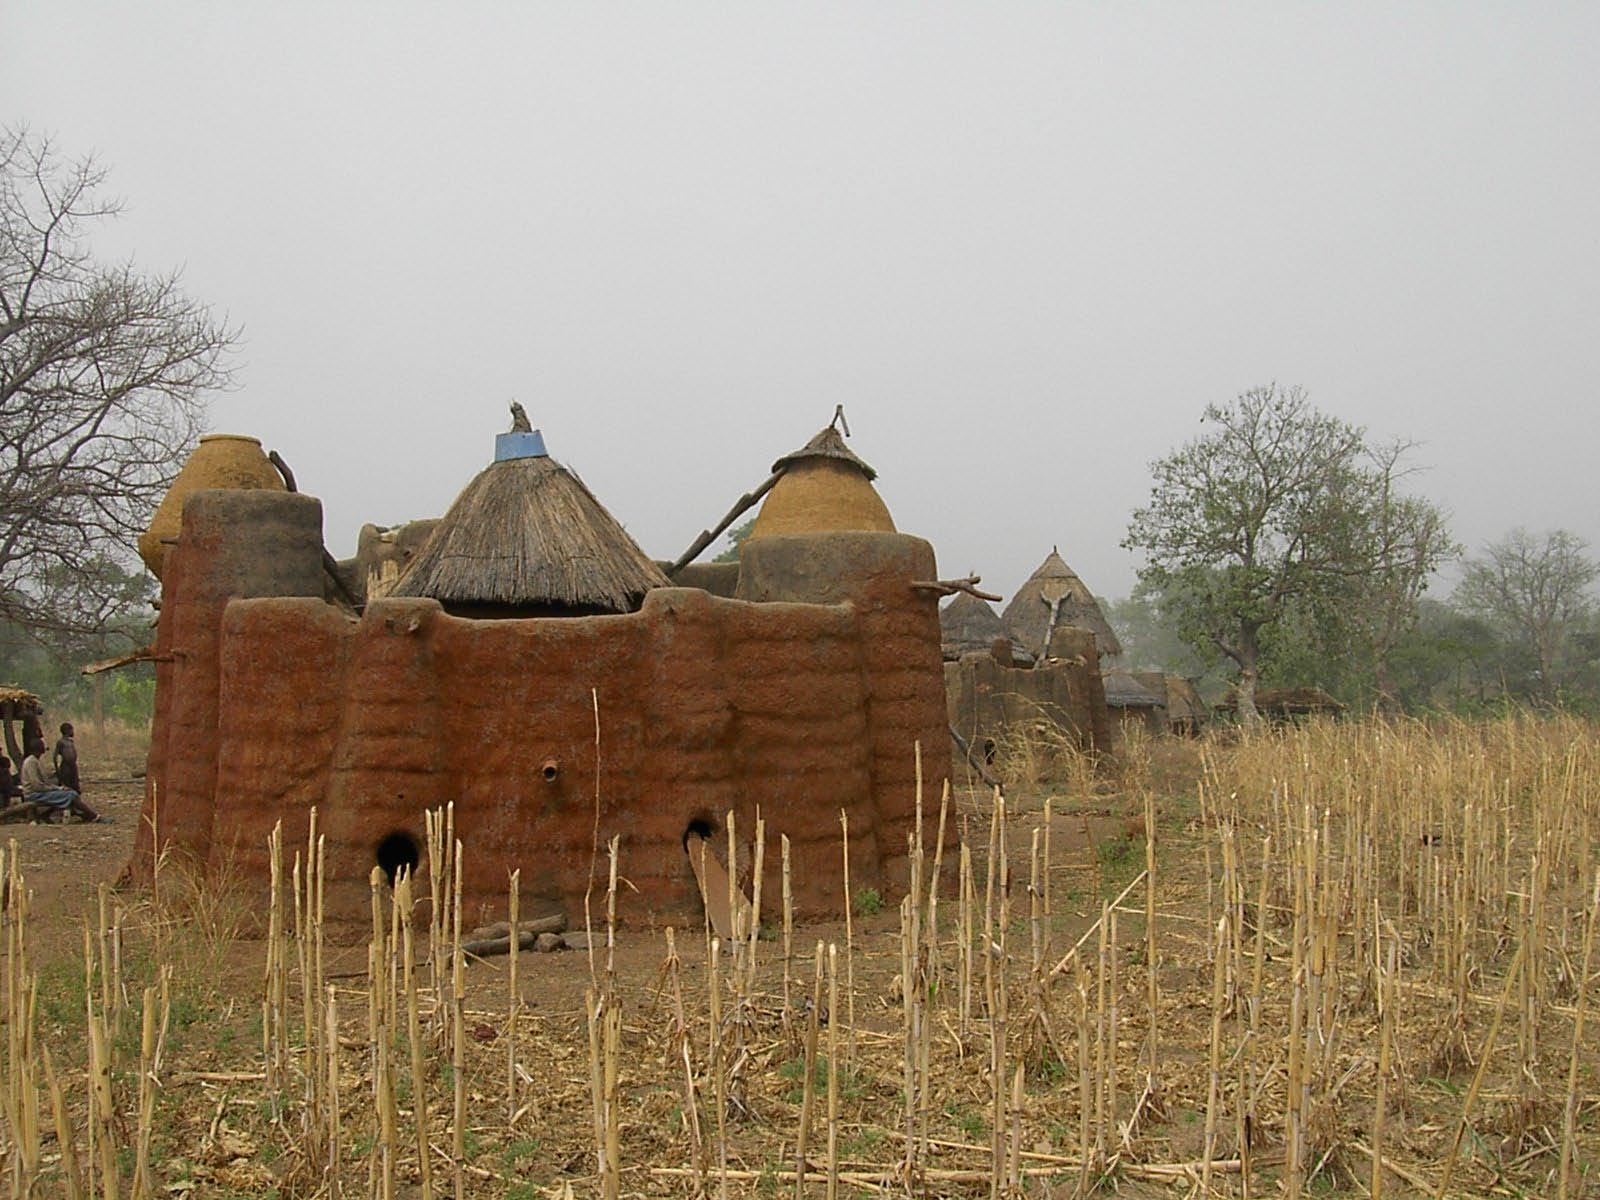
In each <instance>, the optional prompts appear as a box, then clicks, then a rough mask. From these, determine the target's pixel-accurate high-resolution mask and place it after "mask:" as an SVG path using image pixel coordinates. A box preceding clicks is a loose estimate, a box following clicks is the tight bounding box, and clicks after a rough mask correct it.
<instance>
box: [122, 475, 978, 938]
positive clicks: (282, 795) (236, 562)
mask: <svg viewBox="0 0 1600 1200" xmlns="http://www.w3.org/2000/svg"><path fill="white" fill-rule="evenodd" d="M203 495H207V496H209V495H229V496H231V495H234V493H226V494H223V493H215V494H213V493H205V494H203ZM250 495H251V498H252V501H253V503H254V504H255V505H256V506H257V507H256V508H255V509H250V510H248V511H244V510H237V509H235V508H231V507H229V506H228V505H226V504H216V503H210V502H206V501H201V502H200V503H198V504H197V503H196V502H195V501H191V502H190V505H189V506H188V508H186V510H185V533H184V536H183V537H182V538H181V539H180V543H179V545H178V546H176V547H174V548H173V553H172V554H170V555H169V557H168V564H169V565H168V576H167V579H168V582H167V585H166V589H165V591H164V598H163V607H162V614H161V622H160V626H161V628H160V642H159V645H160V647H161V648H162V649H163V651H164V652H168V653H171V654H172V660H171V662H170V663H165V664H162V667H163V670H162V671H161V672H158V683H157V689H158V697H157V706H156V709H157V717H156V739H155V742H154V744H153V746H152V753H151V766H150V778H151V780H152V794H156V793H157V790H158V794H159V797H160V810H161V811H160V829H161V838H162V842H163V843H164V844H166V845H169V846H170V847H172V848H173V849H174V850H175V851H177V852H180V853H185V854H188V855H190V856H192V857H193V858H195V859H197V860H199V861H201V862H203V863H205V864H206V865H207V866H209V867H211V868H212V869H215V870H218V871H223V872H228V873H232V874H234V875H235V876H236V877H238V878H242V879H244V880H246V881H253V882H254V883H256V884H257V885H259V884H261V883H263V882H264V881H265V879H266V877H267V873H268V861H267V852H266V842H267V838H268V835H269V834H270V832H271V830H272V828H273V826H274V824H275V823H277V822H278V821H280V820H281V821H282V822H283V828H284V841H285V845H286V847H288V848H290V849H289V851H288V852H289V853H290V854H292V851H293V848H295V847H303V846H304V844H305V837H306V831H307V826H308V823H309V814H310V811H311V808H312V806H313V805H315V806H316V808H317V813H318V818H317V820H318V828H319V830H320V831H321V832H322V834H323V835H324V836H325V839H326V840H325V852H326V855H327V870H328V889H327V902H328V908H329V912H330V916H331V917H332V919H334V920H335V921H339V920H343V921H344V922H345V923H346V925H347V926H349V927H351V928H355V927H359V926H360V925H361V924H362V923H363V922H364V921H365V920H366V914H367V905H368V888H369V883H368V880H369V875H370V872H371V870H372V868H373V866H374V865H375V862H376V858H377V847H378V845H379V844H380V843H381V842H383V841H385V840H386V839H393V838H396V837H399V838H401V839H406V838H409V839H411V842H412V844H413V845H414V846H415V848H416V853H417V855H418V857H419V860H420V862H421V864H422V866H423V868H424V869H425V868H426V851H425V832H424V817H423V813H424V811H425V810H427V809H429V808H436V807H439V806H441V805H443V804H445V803H454V805H455V830H456V835H457V837H458V838H459V839H460V841H461V842H462V845H463V848H464V862H465V865H466V876H465V880H464V884H465V886H464V895H463V901H464V915H465V916H466V917H467V919H468V920H469V921H472V922H473V923H476V922H477V921H479V920H480V919H486V918H493V917H496V916H500V915H503V913H504V908H505V893H506V883H507V879H508V877H509V874H510V872H511V871H512V870H514V869H520V871H521V873H522V874H521V878H522V890H523V896H524V899H525V902H526V904H527V905H529V906H537V905H538V902H540V901H543V902H544V903H545V904H546V905H551V906H560V907H564V908H566V909H567V911H568V913H569V916H570V917H571V918H572V919H574V920H581V917H582V899H583V894H584V891H585V889H586V887H587V886H588V885H589V881H590V872H591V865H593V868H594V871H595V879H596V894H597V895H598V894H599V893H600V892H601V891H603V888H604V872H605V867H606V864H605V850H604V848H605V846H606V844H607V843H608V842H609V840H610V839H611V838H612V837H613V836H618V837H619V838H620V839H621V840H620V847H621V872H622V874H623V875H624V876H625V877H626V878H627V879H628V881H629V883H630V884H631V887H630V888H629V889H627V890H626V891H625V894H624V896H623V898H622V902H621V908H622V912H623V915H624V916H625V917H626V918H628V919H630V920H636V921H637V920H645V921H649V920H675V921H681V920H684V919H692V920H698V919H699V912H700V902H699V896H698V893H697V892H696V890H695V887H694V881H693V876H692V873H691V872H690V869H689V864H688V857H687V855H686V854H685V852H684V849H683V838H684V835H685V833H686V831H687V830H689V829H690V828H691V827H693V828H695V829H698V830H702V831H709V832H710V833H711V835H712V836H713V837H714V839H715V841H714V844H715V845H717V846H718V847H723V846H725V845H726V842H725V839H726V829H725V814H726V813H728V812H729V811H730V810H731V811H732V812H733V813H734V814H735V825H736V830H735V832H736V834H737V836H738V841H739V843H740V850H739V862H738V864H737V865H738V867H739V870H740V874H741V882H742V883H743V884H744V886H745V887H746V888H748V887H749V885H750V882H751V881H750V877H749V872H750V862H749V854H750V839H751V836H752V835H753V833H754V829H755V816H756V811H757V807H758V806H759V808H760V811H761V813H762V815H763V816H764V817H765V819H766V824H767V853H766V863H767V869H766V873H765V879H764V882H763V890H764V893H765V894H766V895H767V896H769V897H772V898H773V900H774V902H776V897H777V896H778V895H779V887H780V881H781V874H780V853H779V846H780V840H779V839H780V836H781V835H787V836H788V838H789V839H790V843H791V853H792V859H793V880H794V884H795V892H796V905H797V908H798V909H799V910H800V913H801V915H802V916H822V915H828V914H836V913H837V912H839V911H840V909H841V907H842V905H843V903H844V896H843V880H842V862H841V855H840V850H839V834H840V823H839V816H840V812H841V811H844V812H846V813H848V814H849V819H850V830H851V876H852V879H851V882H852V885H853V886H854V887H856V888H863V887H876V888H879V889H880V890H886V891H892V890H894V889H896V888H897V887H899V886H902V885H903V880H904V876H905V854H906V836H907V833H908V831H909V830H910V828H911V824H912V821H913V806H914V802H915V786H916V777H915V759H914V753H913V746H914V744H915V743H917V742H918V741H920V742H921V744H922V747H923V772H924V788H925V793H924V794H925V798H926V800H927V803H928V809H929V814H930V816H929V828H928V829H927V831H926V834H927V837H928V839H929V842H930V848H931V839H932V837H933V828H932V826H933V824H934V822H936V820H937V804H938V796H939V789H940V787H941V785H942V784H943V782H944V780H945V779H946V778H947V776H948V773H949V766H950V763H949V757H948V747H947V741H948V739H947V737H946V735H945V722H946V717H945V709H944V694H943V686H942V681H941V664H940V652H939V626H938V616H937V610H936V605H935V601H934V599H933V597H932V596H931V595H930V594H929V593H927V592H926V591H920V590H917V589H913V588H911V587H910V586H909V584H910V582H911V581H912V580H913V579H926V578H932V577H933V574H934V570H933V568H934V564H933V555H932V551H931V549H930V548H929V547H928V546H927V544H926V543H925V542H922V541H920V540H919V539H916V538H912V537H907V536H905V535H902V534H889V533H875V534H840V533H833V534H824V535H816V536H808V537H799V536H787V537H775V538H771V539H766V540H765V541H763V542H762V543H761V544H760V546H759V548H758V547H755V546H752V547H750V548H749V549H747V554H746V564H745V567H744V572H743V576H742V580H743V579H747V580H748V585H749V586H748V588H746V587H744V586H743V583H742V585H741V594H742V596H743V598H741V599H724V598H720V597H716V596H713V595H710V594H708V593H707V592H705V591H701V590H698V589H690V588H663V589H660V590H657V591H655V592H652V593H650V594H649V595H648V596H647V597H646V600H645V603H644V605H643V607H642V608H641V610H640V611H639V612H637V613H633V614H628V615H624V616H600V617H580V618H539V619H526V620H494V621H481V620H470V619H465V618H459V617H453V616H450V615H447V614H446V613H445V612H444V611H443V610H442V609H441V608H440V606H439V605H438V604H436V603H435V602H433V601H431V600H414V599H399V598H394V599H383V600H378V601H375V602H373V603H371V604H369V605H368V606H367V608H366V610H365V612H364V614H363V615H362V617H361V618H360V619H356V618H353V617H351V616H349V615H348V614H346V613H343V612H341V611H340V610H339V609H337V608H335V607H333V606H331V605H328V604H326V603H324V602H323V601H322V600H321V599H320V598H316V597H319V596H320V591H321V581H320V574H319V572H320V562H321V558H320V556H321V542H320V530H317V531H316V536H315V537H314V538H313V539H311V540H310V541H309V542H306V539H305V538H304V536H303V533H304V527H305V526H306V524H307V522H310V523H311V524H312V525H315V524H316V523H318V522H320V513H319V512H316V511H315V510H314V509H307V510H305V511H304V512H297V513H293V514H288V515H292V516H293V517H294V522H292V523H291V524H293V528H294V529H296V530H297V531H299V532H297V534H296V537H295V538H293V539H285V538H284V537H283V536H278V537H277V538H276V540H272V539H269V541H270V543H271V544H272V545H273V547H274V548H275V566H274V567H273V570H272V571H271V572H267V573H265V574H263V575H251V574H250V573H249V572H248V571H242V570H241V568H240V563H241V561H242V560H246V559H249V558H250V557H251V549H250V548H251V547H252V546H260V545H262V544H263V542H262V540H261V534H262V529H263V527H265V526H270V525H272V524H273V523H274V522H278V523H280V524H281V523H282V522H283V521H284V520H285V519H286V515H285V513H279V512H278V511H277V510H276V509H275V508H274V507H273V506H274V505H281V504H283V503H284V502H289V503H290V504H291V505H292V504H294V503H295V502H305V501H306V500H307V498H305V497H294V496H286V495H281V494H280V495H276V496H274V495H270V494H267V493H252V494H250ZM309 503H310V504H311V505H313V506H314V505H315V501H309ZM302 507H303V505H302ZM257 509H260V511H257ZM286 512H287V510H286ZM290 542H293V544H290ZM302 543H305V544H302ZM313 568H315V569H313ZM295 588H299V589H301V591H300V593H299V594H298V595H296V594H295V593H294V591H293V590H292V589H295ZM257 589H263V590H264V593H263V590H257ZM230 596H231V597H233V598H231V599H230ZM597 710H598V748H597V743H596V724H597V721H596V714H597ZM597 802H598V810H597ZM152 807H153V803H152V797H147V814H148V813H149V812H150V811H151V809H152ZM597 811H598V840H599V845H600V854H599V856H598V860H596V857H595V854H594V846H595V834H596V822H597ZM142 849H143V850H144V852H145V854H146V857H147V856H148V850H149V839H148V836H146V841H145V843H144V844H143V845H142ZM136 861H137V860H136ZM597 911H598V909H597Z"/></svg>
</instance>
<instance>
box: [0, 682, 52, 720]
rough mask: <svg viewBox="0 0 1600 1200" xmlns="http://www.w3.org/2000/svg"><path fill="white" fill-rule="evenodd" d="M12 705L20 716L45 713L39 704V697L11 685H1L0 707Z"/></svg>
mask: <svg viewBox="0 0 1600 1200" xmlns="http://www.w3.org/2000/svg"><path fill="white" fill-rule="evenodd" d="M4 705H11V706H12V707H13V708H14V709H15V711H16V712H17V713H18V714H19V715H20V714H21V713H34V714H37V713H41V712H43V711H44V709H43V707H42V706H41V705H40V704H39V697H37V696H35V695H34V694H33V693H32V692H25V691H23V690H22V689H21V688H19V687H12V686H11V685H10V684H0V706H4Z"/></svg>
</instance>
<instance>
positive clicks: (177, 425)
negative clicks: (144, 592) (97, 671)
mask: <svg viewBox="0 0 1600 1200" xmlns="http://www.w3.org/2000/svg"><path fill="white" fill-rule="evenodd" d="M105 178H106V173H105V171H104V170H103V169H102V168H101V167H100V166H99V165H98V164H97V163H96V162H95V161H94V160H93V159H92V158H82V159H77V160H72V161H67V160H64V159H63V158H62V157H61V156H60V155H59V154H58V153H57V152H56V150H55V148H54V147H53V146H52V145H51V143H50V141H49V139H48V138H42V137H36V136H33V135H31V134H29V133H28V132H27V131H26V130H7V131H0V619H3V620H9V621H14V622H18V623H20V624H22V625H24V626H26V627H28V628H31V629H34V630H39V631H48V630H58V631H78V630H90V629H96V628H98V627H100V626H101V625H103V624H104V622H105V621H106V620H107V619H109V618H110V617H111V616H112V615H114V613H115V612H116V610H117V609H118V607H120V606H121V604H122V603H123V602H124V600H125V595H126V590H125V588H122V587H118V586H115V585H110V586H108V585H107V573H106V572H104V571H99V570H95V569H94V564H95V563H96V562H97V561H102V560H103V558H104V556H105V555H107V554H108V553H109V554H116V553H118V552H119V551H120V553H122V554H124V555H125V554H126V551H127V549H128V548H129V547H131V545H132V542H133V540H134V538H135V537H136V536H137V535H138V533H139V532H140V530H141V529H142V528H143V527H144V525H145V524H147V523H148V521H149V517H150V514H151V512H152V510H153V509H154V507H155V505H156V504H157V503H158V502H159V501H160V499H161V497H162V495H163V494H164V493H165V491H166V489H167V487H168V486H169V485H170V483H171V481H172V478H173V476H174V474H175V473H176V471H177V469H178V466H179V465H180V464H181V463H182V461H183V459H184V456H185V455H186V454H187V452H188V451H189V449H190V448H191V447H192V446H193V444H194V441H195V438H196V436H197V434H198V432H199V430H200V428H201V425H202V421H203V419H204V416H205V394H206V392H207V391H209V390H210V389H212V388H215V387H218V386H221V385H222V384H224V383H226V382H227V379H228V370H227V366H226V362H225V359H226V356H227V352H228V351H229V349H230V347H231V346H232V344H233V342H234V340H235V336H236V335H235V332H234V331H233V330H231V329H229V328H228V326H227V324H226V322H223V321H218V320H217V319H216V318H214V317H213V316H212V314H211V312H210V310H209V309H208V308H206V306H204V305H202V304H200V303H199V302H197V301H195V300H193V299H191V298H189V297H188V296H186V295H185V294H184V293H183V291H182V290H181V289H180V287H179V277H178V275H177V274H176V273H171V274H166V275H147V274H144V273H142V272H140V271H139V270H137V269H136V268H135V267H134V266H133V265H132V264H131V263H122V264H107V263H103V262H100V261H98V260H96V258H95V257H94V255H93V254H92V252H91V251H90V249H89V246H88V234H89V232H90V230H91V229H92V227H93V226H94V225H95V224H96V223H98V222H99V221H101V220H104V219H107V218H110V217H113V216H115V215H116V213H117V212H118V211H119V209H120V203H119V202H118V201H117V200H115V199H114V198H111V197H109V196H107V195H106V194H105V193H104V184H105Z"/></svg>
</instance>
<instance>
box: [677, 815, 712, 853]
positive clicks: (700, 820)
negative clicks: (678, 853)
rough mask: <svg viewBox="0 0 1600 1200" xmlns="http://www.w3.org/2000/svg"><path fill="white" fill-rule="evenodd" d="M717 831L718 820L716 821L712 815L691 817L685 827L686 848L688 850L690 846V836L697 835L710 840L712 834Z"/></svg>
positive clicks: (684, 843)
mask: <svg viewBox="0 0 1600 1200" xmlns="http://www.w3.org/2000/svg"><path fill="white" fill-rule="evenodd" d="M716 832H717V826H716V822H714V821H713V820H712V819H711V818H710V817H707V816H698V817H692V818H690V820H689V823H688V824H687V825H685V826H684V829H683V846H684V849H686V850H687V849H688V848H689V839H690V838H692V837H697V838H701V839H703V840H704V841H708V842H709V841H710V840H711V838H712V835H714V834H715V833H716Z"/></svg>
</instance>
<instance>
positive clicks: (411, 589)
mask: <svg viewBox="0 0 1600 1200" xmlns="http://www.w3.org/2000/svg"><path fill="white" fill-rule="evenodd" d="M496 456H497V461H495V462H493V463H491V464H490V465H489V466H488V467H486V468H484V469H483V470H482V471H480V472H479V473H478V475H477V477H476V478H475V479H473V481H472V482H471V483H469V484H467V486H466V487H465V488H464V489H463V490H462V492H461V495H459V496H457V497H456V501H455V503H454V504H452V505H451V506H450V511H449V512H447V513H445V515H444V517H443V518H442V519H441V520H440V521H439V524H438V526H437V527H436V528H435V529H434V531H433V533H432V534H431V535H430V536H429V538H428V541H427V543H426V544H425V545H424V546H423V547H422V549H421V550H419V551H418V552H417V554H416V556H415V557H414V558H413V559H412V560H411V564H410V565H409V566H408V567H407V568H406V572H405V574H404V575H402V576H401V577H400V580H399V582H398V583H396V584H395V586H394V589H393V590H392V591H391V592H390V593H389V594H390V595H391V596H431V597H433V598H434V599H435V600H438V601H439V602H440V603H442V604H444V605H446V606H462V607H472V608H479V607H482V608H489V609H496V610H515V609H524V610H534V611H536V612H537V611H549V610H556V611H572V612H581V613H608V612H609V613H623V612H631V611H633V610H634V609H636V608H638V607H639V602H640V601H641V599H643V597H644V594H645V593H646V592H647V591H649V590H650V589H651V588H655V587H667V586H669V585H668V581H667V577H666V576H665V575H663V574H662V572H661V568H660V567H658V566H656V564H655V563H654V562H652V561H651V560H650V558H649V557H648V556H647V555H646V554H645V552H644V551H643V550H641V549H639V546H638V543H636V542H635V541H634V540H633V538H631V537H629V536H628V532H627V530H625V529H623V528H622V526H621V525H620V524H618V522H617V519H616V518H615V517H613V516H612V515H611V514H610V513H609V512H607V511H606V509H605V506H604V505H603V504H601V503H600V501H598V500H596V499H595V497H594V493H593V492H591V491H590V490H589V489H588V488H587V487H585V486H584V485H583V481H582V480H580V479H579V478H578V477H577V476H576V475H574V474H573V473H572V472H571V471H569V470H567V468H566V467H564V466H562V465H561V464H560V463H558V462H557V461H556V460H555V459H553V458H551V457H549V455H548V454H546V453H545V452H544V443H543V439H542V438H540V436H539V434H538V433H537V432H535V433H533V434H531V435H530V434H526V433H518V432H513V433H510V434H502V435H501V436H500V438H499V439H498V441H497V444H496Z"/></svg>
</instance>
